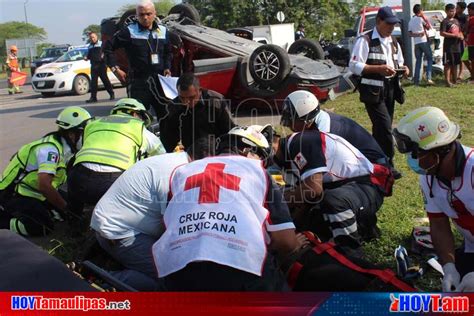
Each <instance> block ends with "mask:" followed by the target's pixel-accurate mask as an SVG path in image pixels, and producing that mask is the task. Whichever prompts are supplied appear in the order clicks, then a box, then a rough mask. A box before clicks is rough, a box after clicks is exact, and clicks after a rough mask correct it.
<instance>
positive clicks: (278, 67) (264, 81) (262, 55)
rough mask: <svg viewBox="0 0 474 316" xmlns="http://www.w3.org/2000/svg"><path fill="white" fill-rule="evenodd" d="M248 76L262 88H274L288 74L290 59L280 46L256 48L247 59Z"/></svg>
mask: <svg viewBox="0 0 474 316" xmlns="http://www.w3.org/2000/svg"><path fill="white" fill-rule="evenodd" d="M249 67H250V75H251V76H252V78H253V80H255V83H257V84H258V85H260V86H262V87H276V86H278V85H280V84H281V83H282V81H283V80H285V78H286V77H287V76H288V74H289V73H290V70H291V67H290V58H289V57H288V54H287V53H286V52H285V50H284V49H283V48H281V47H280V46H276V45H272V44H267V45H262V46H259V47H257V48H256V49H255V50H254V51H253V53H252V55H250V58H249Z"/></svg>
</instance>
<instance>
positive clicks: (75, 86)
mask: <svg viewBox="0 0 474 316" xmlns="http://www.w3.org/2000/svg"><path fill="white" fill-rule="evenodd" d="M72 91H73V92H74V93H75V94H78V95H83V94H86V93H87V92H89V79H88V78H87V77H86V76H84V75H77V76H76V78H74V82H73V83H72Z"/></svg>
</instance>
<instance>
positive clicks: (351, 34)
mask: <svg viewBox="0 0 474 316" xmlns="http://www.w3.org/2000/svg"><path fill="white" fill-rule="evenodd" d="M355 36H357V32H356V31H354V30H352V29H351V30H344V37H355Z"/></svg>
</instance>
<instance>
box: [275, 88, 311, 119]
mask: <svg viewBox="0 0 474 316" xmlns="http://www.w3.org/2000/svg"><path fill="white" fill-rule="evenodd" d="M319 110H320V109H319V101H318V99H317V98H316V97H315V96H314V94H312V93H311V92H309V91H306V90H298V91H294V92H292V93H290V94H289V95H288V96H287V97H286V99H285V101H283V110H282V112H281V125H283V126H288V125H290V123H291V122H292V121H293V120H295V119H300V120H304V121H311V120H313V119H314V118H315V117H316V115H318V113H319Z"/></svg>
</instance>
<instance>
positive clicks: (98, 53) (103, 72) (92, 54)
mask: <svg viewBox="0 0 474 316" xmlns="http://www.w3.org/2000/svg"><path fill="white" fill-rule="evenodd" d="M89 41H90V43H89V47H88V49H89V50H88V51H87V56H86V58H84V59H85V60H89V61H90V63H91V98H90V99H89V100H87V101H86V103H94V102H97V81H98V79H99V77H100V80H102V83H103V84H104V87H105V89H106V90H107V92H108V93H109V95H110V100H113V99H115V95H114V88H112V85H111V84H110V80H109V78H108V77H107V66H106V65H105V61H104V55H103V53H102V42H101V41H99V40H98V38H97V34H96V33H94V32H90V33H89Z"/></svg>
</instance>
